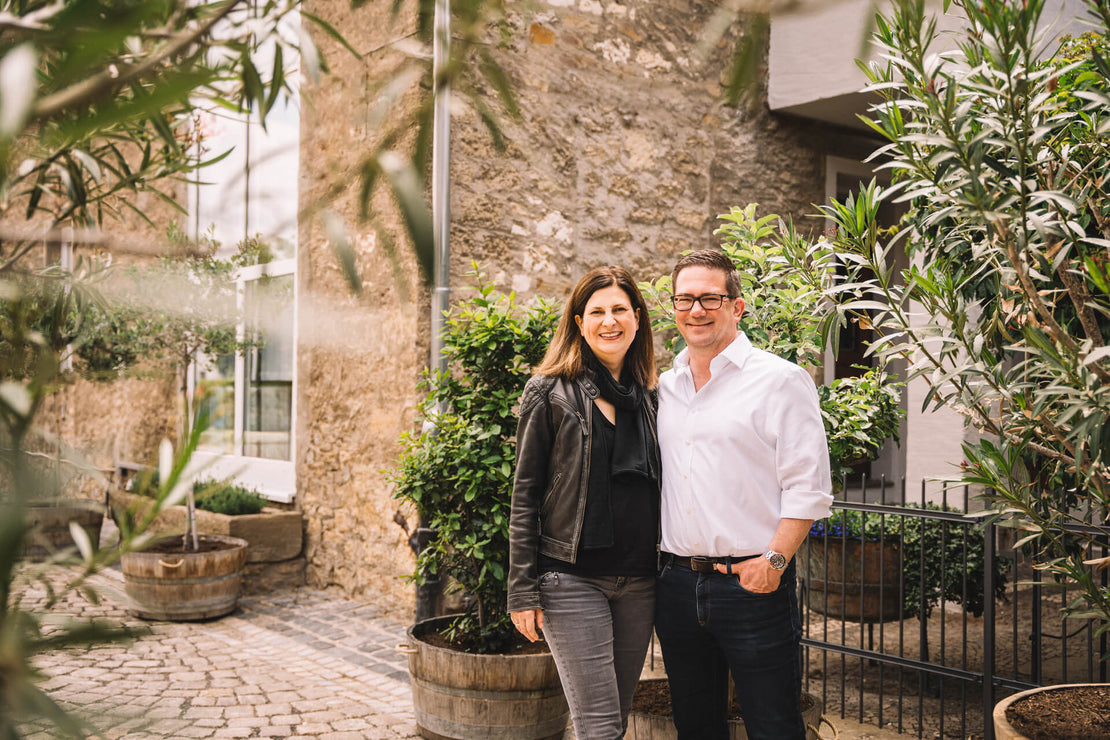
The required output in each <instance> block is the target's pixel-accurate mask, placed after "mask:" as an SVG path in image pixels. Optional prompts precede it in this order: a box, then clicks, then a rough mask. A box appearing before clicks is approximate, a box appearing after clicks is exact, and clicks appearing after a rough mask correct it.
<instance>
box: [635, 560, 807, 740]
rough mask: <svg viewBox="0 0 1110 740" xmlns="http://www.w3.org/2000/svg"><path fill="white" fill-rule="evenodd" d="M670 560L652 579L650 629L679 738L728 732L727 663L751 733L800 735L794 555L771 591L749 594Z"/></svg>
mask: <svg viewBox="0 0 1110 740" xmlns="http://www.w3.org/2000/svg"><path fill="white" fill-rule="evenodd" d="M669 560H670V559H669V558H667V557H666V556H664V560H663V569H662V571H661V572H660V574H659V579H658V581H657V585H656V592H655V633H656V634H657V635H659V646H660V648H662V651H663V663H664V665H665V666H666V669H667V678H668V679H669V680H670V686H671V703H672V704H673V707H674V724H675V728H677V730H678V737H679V740H728V736H729V734H728V671H729V670H730V669H731V671H732V678H733V681H735V683H736V695H737V698H738V699H739V701H740V711H741V713H742V714H743V716H744V727H745V729H746V730H747V732H748V737H749V738H750V739H751V740H805V735H806V730H805V722H804V721H803V719H802V710H801V704H800V697H801V693H802V684H801V668H800V663H799V656H800V653H799V639H800V637H801V621H800V619H799V616H798V595H797V589H796V588H795V575H794V573H795V568H794V563H793V562H791V563H790V565H788V566H787V569H786V571H785V572H784V573H783V577H782V583H781V584H780V586H779V589H778V590H777V591H775V592H773V593H770V594H756V593H752V592H750V591H747V590H745V589H744V588H742V587H741V586H740V582H739V580H738V579H737V577H736V576H729V575H725V574H722V573H695V572H694V571H692V570H690V568H688V567H684V566H681V565H676V564H672V563H670V562H669Z"/></svg>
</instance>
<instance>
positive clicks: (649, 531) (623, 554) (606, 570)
mask: <svg viewBox="0 0 1110 740" xmlns="http://www.w3.org/2000/svg"><path fill="white" fill-rule="evenodd" d="M615 437H616V427H615V426H613V424H612V422H610V421H609V420H608V419H607V418H605V414H603V413H602V412H601V409H599V408H598V407H597V404H593V439H592V440H591V442H592V444H591V445H590V478H589V484H588V485H589V488H588V490H587V493H586V513H585V519H584V521H583V523H582V537H581V540H580V542H579V546H578V558H577V562H575V563H567V562H564V561H562V560H557V559H555V558H552V557H548V556H546V555H542V554H541V555H540V556H539V562H538V563H537V565H538V566H539V571H540V573H546V572H547V571H555V572H558V573H573V574H575V575H580V576H653V575H655V569H656V544H657V542H658V541H659V490H658V485H657V484H656V482H655V481H654V480H651V479H650V478H645V477H643V476H641V475H634V474H618V475H614V476H612V477H609V476H610V461H611V458H612V451H613V442H614V439H615ZM604 487H608V492H609V496H608V499H609V506H608V507H604V506H599V505H597V503H596V502H598V501H599V500H600V501H604V498H605V497H604V496H594V495H593V494H594V492H595V491H598V490H600V489H603V488H604ZM591 504H594V505H591Z"/></svg>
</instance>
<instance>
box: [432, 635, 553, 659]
mask: <svg viewBox="0 0 1110 740" xmlns="http://www.w3.org/2000/svg"><path fill="white" fill-rule="evenodd" d="M417 639H419V640H420V641H421V642H426V643H427V644H429V645H431V646H432V647H438V648H446V649H447V650H459V649H460V648H459V646H458V645H457V644H455V643H453V642H451V641H450V640H448V639H447V638H446V637H444V636H443V635H441V634H440V633H438V632H425V633H424V634H422V635H419V636H418V638H417ZM550 652H551V648H549V647H548V646H547V642H546V641H545V640H540V641H539V642H528V640H527V639H525V637H524V635H521V634H517V635H516V636H515V637H514V639H513V644H512V645H511V646H510V648H509V649H508V650H506V651H504V652H503V653H500V655H538V654H539V653H550Z"/></svg>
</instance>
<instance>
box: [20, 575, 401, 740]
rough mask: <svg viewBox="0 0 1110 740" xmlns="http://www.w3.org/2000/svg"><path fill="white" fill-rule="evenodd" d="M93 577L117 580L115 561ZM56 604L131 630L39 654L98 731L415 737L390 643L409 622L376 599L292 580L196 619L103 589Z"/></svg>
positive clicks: (47, 684) (160, 739) (152, 739)
mask: <svg viewBox="0 0 1110 740" xmlns="http://www.w3.org/2000/svg"><path fill="white" fill-rule="evenodd" d="M93 581H94V583H96V584H98V585H104V586H108V587H110V588H113V589H115V590H116V591H117V592H119V591H121V590H122V588H121V585H122V584H121V577H120V576H119V574H118V572H116V571H108V572H106V573H102V574H100V575H98V576H96V577H95V578H94V579H93ZM38 598H39V599H40V601H39V603H45V601H44V600H45V593H44V592H40V595H39V597H38ZM29 599H30V597H29V596H28V595H27V594H24V603H29ZM64 614H65V615H68V616H75V617H79V618H88V617H91V616H96V617H97V618H103V619H109V620H113V621H116V622H117V623H122V624H124V625H127V626H129V627H131V628H132V629H135V630H136V631H137V635H136V638H135V640H134V642H132V643H130V644H128V645H127V646H114V645H113V646H104V647H97V648H94V649H90V650H74V651H70V652H56V653H48V654H44V655H41V656H38V658H37V660H36V665H37V667H38V668H39V669H40V670H42V671H43V673H44V674H45V675H46V676H47V680H46V681H44V682H43V683H42V684H40V685H41V686H42V687H43V688H44V690H46V691H47V692H48V693H49V694H50V695H51V696H52V697H53V698H54V699H55V700H56V701H59V702H61V703H62V704H63V706H66V707H68V708H72V709H73V710H75V711H77V712H79V713H83V714H85V715H86V716H89V717H95V719H96V722H97V724H98V725H99V726H100V728H101V730H102V732H101V734H100V737H101V738H103V740H171V739H172V738H182V739H183V740H185V739H188V738H239V737H270V738H289V739H290V740H294V739H296V738H313V740H319V738H326V739H327V740H348V738H351V739H354V738H360V739H364V740H378V739H381V740H386V739H389V740H415V739H416V738H417V734H416V726H415V722H414V721H413V719H412V717H413V715H412V700H411V692H410V689H409V686H408V673H407V670H406V663H407V660H406V659H405V658H404V657H403V656H401V655H400V654H398V653H397V651H396V649H395V648H396V645H397V644H398V643H401V642H403V641H404V640H405V629H406V627H405V625H402V624H398V623H394V622H391V621H390V620H389V619H387V618H385V617H383V616H382V613H381V610H380V608H378V607H376V606H374V605H372V604H365V603H360V602H356V601H351V600H348V599H344V598H341V597H337V596H334V595H332V594H328V593H325V592H318V591H313V590H311V589H308V588H296V589H288V590H283V591H281V592H276V593H273V594H265V595H255V596H249V597H244V598H242V599H241V601H240V609H239V610H238V611H237V612H236V613H235V614H232V615H229V616H228V617H225V618H223V619H218V620H212V621H208V622H200V623H181V624H173V623H164V622H149V623H143V622H139V621H138V620H136V619H134V618H133V617H131V616H129V615H128V614H127V613H126V612H125V611H124V609H122V608H121V607H120V606H119V605H118V604H115V603H113V602H112V601H111V600H110V598H108V597H106V598H105V599H104V600H103V602H102V604H101V605H100V606H95V607H94V606H93V605H90V604H88V603H86V602H83V601H80V600H74V601H73V602H72V603H69V602H67V603H66V605H65V611H64ZM26 735H27V736H28V737H43V738H44V740H45V738H46V737H49V733H48V732H45V731H43V730H42V729H41V728H38V729H35V728H30V729H28V730H27V732H26Z"/></svg>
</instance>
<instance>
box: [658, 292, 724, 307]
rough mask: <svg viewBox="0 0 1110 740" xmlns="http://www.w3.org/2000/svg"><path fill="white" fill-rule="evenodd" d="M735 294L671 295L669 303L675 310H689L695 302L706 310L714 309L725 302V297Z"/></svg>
mask: <svg viewBox="0 0 1110 740" xmlns="http://www.w3.org/2000/svg"><path fill="white" fill-rule="evenodd" d="M735 297H736V296H733V295H729V294H728V293H706V294H705V295H673V296H671V305H672V306H674V310H676V311H689V310H690V309H691V308H693V307H694V304H695V303H700V304H701V307H702V308H704V309H705V310H706V311H716V310H717V309H718V308H720V307H721V305H722V304H723V303H724V302H725V299H726V298H735Z"/></svg>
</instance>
